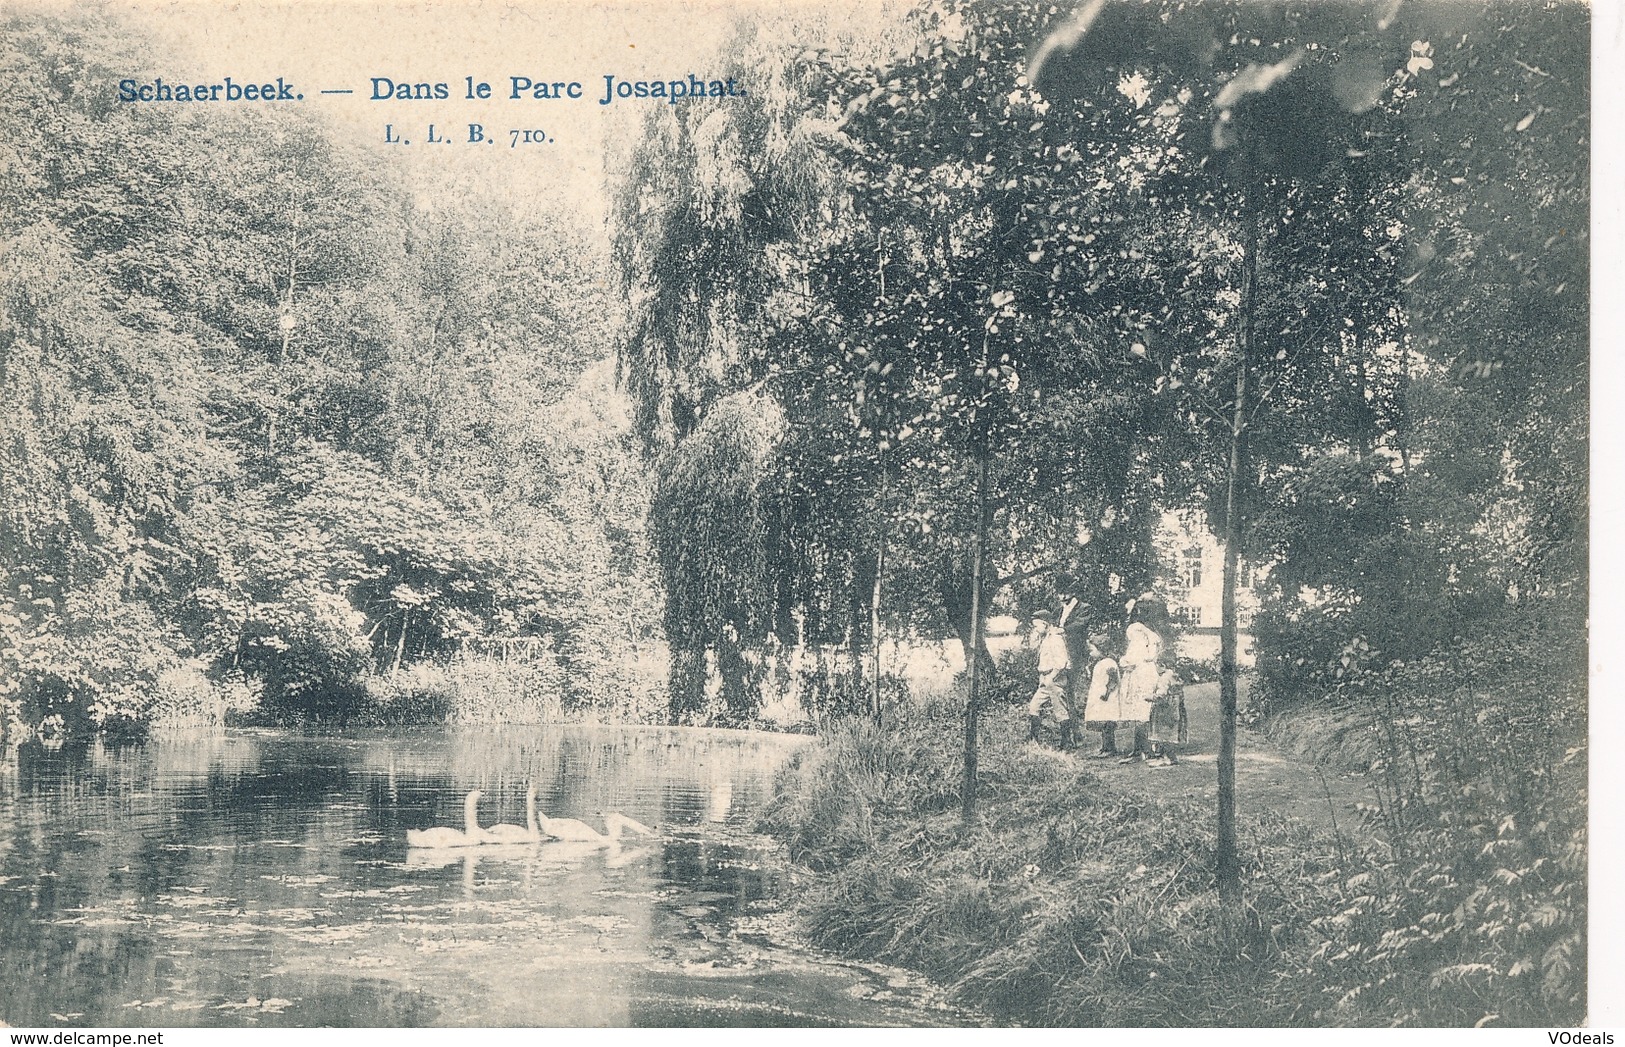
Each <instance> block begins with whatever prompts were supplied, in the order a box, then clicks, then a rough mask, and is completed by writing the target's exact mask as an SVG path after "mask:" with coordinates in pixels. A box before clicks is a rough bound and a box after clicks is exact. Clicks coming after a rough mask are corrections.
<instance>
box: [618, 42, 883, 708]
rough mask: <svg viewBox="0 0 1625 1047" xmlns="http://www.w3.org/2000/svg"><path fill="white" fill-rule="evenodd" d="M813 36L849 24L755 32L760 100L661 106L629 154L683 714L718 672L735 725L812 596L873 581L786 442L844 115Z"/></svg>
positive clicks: (635, 332)
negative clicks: (835, 537)
mask: <svg viewBox="0 0 1625 1047" xmlns="http://www.w3.org/2000/svg"><path fill="white" fill-rule="evenodd" d="M808 32H811V33H818V32H823V33H834V34H835V35H839V27H838V26H831V25H829V24H827V23H826V24H824V25H822V26H813V27H808V26H807V25H805V24H803V25H801V26H798V27H795V28H792V27H791V26H790V25H789V24H788V22H777V23H776V22H773V21H772V20H769V19H762V20H759V21H756V22H754V23H751V24H748V25H747V24H742V25H741V26H740V28H739V29H738V30H737V37H736V40H735V41H734V43H733V44H732V45H731V46H730V47H729V48H728V49H727V52H728V53H729V54H730V55H732V56H733V57H732V58H731V59H730V62H731V64H730V65H729V67H728V69H727V73H726V75H728V76H733V77H735V78H737V79H738V80H740V82H742V83H745V84H748V91H749V93H748V94H747V95H746V96H745V97H744V98H743V99H726V100H717V101H704V102H692V103H689V104H687V105H683V106H658V107H655V108H654V109H653V110H652V111H651V112H650V113H649V115H648V116H647V118H646V119H645V121H644V126H643V128H642V130H641V132H640V134H639V136H638V145H637V147H636V148H635V150H634V151H633V153H632V155H631V156H630V157H628V158H627V160H626V162H625V163H624V164H621V165H620V170H621V171H622V172H623V175H624V176H623V180H622V181H621V183H620V191H619V193H618V195H617V197H616V199H615V205H614V215H613V224H614V228H615V234H614V239H613V253H612V257H613V261H614V265H615V269H616V271H617V272H618V273H619V274H620V291H621V294H622V297H623V299H624V302H625V320H624V324H623V327H622V329H621V332H620V337H619V340H618V345H617V352H618V359H619V377H620V380H621V382H622V384H623V385H624V387H625V388H626V390H627V392H628V393H630V394H631V397H632V399H633V402H634V403H635V405H636V407H635V418H634V426H635V429H636V431H637V433H638V435H639V436H640V437H641V438H642V440H643V441H644V445H645V448H646V450H647V451H648V452H649V453H650V454H651V455H652V456H655V457H657V458H658V459H659V464H658V471H659V474H660V476H661V480H660V484H659V489H658V492H657V494H656V498H655V503H654V506H653V511H652V513H651V524H652V528H651V530H652V532H653V539H654V541H655V544H656V547H657V549H658V551H659V562H660V568H661V580H662V583H663V584H664V587H665V590H666V594H667V607H666V630H667V637H668V640H669V641H670V643H671V645H672V672H671V680H670V685H671V714H672V717H673V719H693V718H697V717H698V716H699V715H700V714H701V713H702V710H704V709H705V708H706V705H707V701H706V691H707V687H708V683H709V682H710V681H711V680H720V686H721V694H722V699H723V700H722V706H723V710H722V712H721V715H722V716H723V718H725V719H728V720H733V721H738V720H741V719H745V718H748V716H749V715H750V713H751V712H752V711H753V710H754V708H755V706H756V704H757V701H758V697H757V696H758V695H759V693H760V682H761V677H762V674H763V671H764V670H763V659H762V657H761V655H762V651H763V650H764V648H765V647H767V646H768V645H769V644H770V643H771V642H772V639H771V638H772V637H773V636H774V634H775V633H776V634H777V636H778V638H779V639H782V640H784V641H785V642H787V643H795V642H799V641H800V639H801V635H800V634H801V628H802V625H803V623H804V622H805V620H806V616H805V615H804V614H802V613H801V611H800V610H799V609H798V608H805V607H819V606H824V605H828V604H831V603H839V604H842V605H843V606H845V605H849V604H850V602H851V601H850V600H847V599H846V598H845V596H844V595H832V594H831V593H829V592H824V591H821V587H827V586H825V582H826V581H827V582H828V583H829V584H834V585H837V586H839V587H842V588H845V587H850V586H851V585H852V584H854V578H855V572H854V570H853V569H852V566H851V565H852V563H853V561H854V557H853V556H851V555H848V554H846V553H845V552H840V553H835V554H831V553H830V551H829V550H827V549H821V548H819V543H820V536H821V535H822V534H824V533H827V532H828V531H829V530H830V529H829V528H814V531H816V532H817V533H808V529H807V527H806V526H805V523H806V521H810V520H814V519H817V518H818V517H817V516H816V515H814V514H802V513H801V510H802V509H804V508H805V507H804V506H802V505H800V503H799V502H798V495H799V494H800V493H804V492H801V491H800V489H799V488H798V487H797V486H796V484H795V482H794V481H793V480H790V481H787V479H786V477H787V474H793V472H794V470H793V469H792V468H790V467H788V466H787V464H786V463H787V462H788V461H790V460H792V459H793V458H794V457H795V455H794V454H787V453H786V452H785V450H784V446H783V444H784V440H785V438H786V432H787V426H786V423H785V420H784V418H785V415H784V412H783V410H782V407H781V404H782V396H783V394H782V393H781V391H780V390H781V389H782V388H783V386H784V385H785V381H786V379H788V380H789V381H790V382H792V383H793V381H794V375H793V374H788V375H787V373H786V372H787V370H790V371H793V370H794V367H795V365H794V364H793V363H789V361H790V360H791V359H792V358H794V357H796V356H798V355H807V354H804V353H802V352H800V351H799V350H798V346H800V347H801V348H805V343H806V342H807V341H809V340H811V341H818V340H820V339H822V338H823V337H824V334H823V333H822V332H820V331H819V330H818V328H817V327H816V325H813V324H811V323H809V307H808V288H807V280H806V270H805V267H804V264H803V263H802V262H801V261H800V257H799V255H800V252H799V248H800V246H801V245H802V244H803V242H804V241H805V240H806V239H807V238H809V237H810V236H812V235H814V233H815V230H816V228H817V226H818V223H819V222H820V221H822V220H823V219H824V218H826V217H827V214H828V212H827V206H826V204H825V201H826V200H827V197H828V195H829V186H830V184H831V182H832V177H833V172H832V170H831V165H830V163H829V161H828V159H827V151H826V150H825V149H824V148H823V147H822V144H821V141H820V139H821V138H822V137H823V136H824V135H825V134H826V133H827V130H828V121H827V119H826V117H825V116H824V115H823V114H822V113H821V112H819V111H818V110H817V109H816V108H815V106H814V104H813V103H812V102H811V101H810V100H811V99H812V98H813V97H814V95H815V92H814V91H812V90H811V89H810V88H811V87H812V84H811V83H810V81H809V74H808V73H807V72H806V71H805V69H804V68H802V67H798V66H797V65H796V64H795V63H794V62H793V61H792V60H791V59H792V56H793V55H795V54H796V53H797V52H798V51H799V50H802V49H803V45H802V44H801V43H800V42H798V41H797V40H796V39H795V36H796V34H797V33H808ZM810 355H813V356H816V355H818V354H817V353H812V354H810ZM832 562H834V563H835V567H836V568H838V569H831V563H832ZM809 579H811V581H810V582H809V581H808V580H809ZM814 590H820V591H814ZM817 618H818V616H817V615H814V619H815V620H816V619H817ZM819 631H820V632H821V633H827V632H829V630H828V629H822V630H819ZM819 638H820V639H822V638H823V637H822V636H820V637H819Z"/></svg>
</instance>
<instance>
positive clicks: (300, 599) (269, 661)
mask: <svg viewBox="0 0 1625 1047" xmlns="http://www.w3.org/2000/svg"><path fill="white" fill-rule="evenodd" d="M362 621H363V619H362V616H361V614H360V612H358V611H356V610H355V609H354V608H352V607H351V606H350V605H349V603H348V602H347V601H345V599H344V598H343V597H341V596H338V595H336V594H333V593H328V592H322V591H319V590H305V591H295V592H292V593H289V594H288V595H287V596H286V597H285V598H284V599H282V600H280V601H278V602H276V603H275V604H268V605H262V606H260V607H257V608H256V609H255V611H254V612H253V613H252V614H250V616H249V618H248V620H247V622H245V623H244V626H243V654H242V666H243V668H244V669H245V670H246V671H247V672H249V673H252V674H254V675H256V676H258V677H259V678H260V679H261V680H263V681H264V688H265V689H264V710H265V712H266V713H267V714H268V715H270V716H271V717H272V718H274V719H280V720H292V721H294V722H296V723H300V724H305V723H314V724H334V723H336V724H340V725H342V724H345V723H348V722H349V721H351V720H352V719H355V718H356V717H358V716H360V715H364V713H365V711H366V707H367V692H366V687H365V685H364V679H365V677H366V676H367V674H368V673H369V672H370V671H371V668H372V657H371V650H370V648H369V646H368V644H367V641H366V639H365V638H364V637H363V636H362V635H361V625H362Z"/></svg>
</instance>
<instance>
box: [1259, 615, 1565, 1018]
mask: <svg viewBox="0 0 1625 1047" xmlns="http://www.w3.org/2000/svg"><path fill="white" fill-rule="evenodd" d="M1542 610H1546V611H1549V610H1550V609H1549V608H1544V609H1534V610H1527V609H1526V610H1522V611H1520V612H1519V613H1515V614H1508V615H1505V616H1503V617H1502V618H1501V619H1500V620H1499V621H1498V622H1497V626H1498V628H1496V629H1494V630H1492V631H1490V632H1489V633H1488V634H1487V635H1485V636H1483V637H1480V638H1476V639H1465V638H1458V639H1457V641H1456V643H1455V644H1453V645H1452V646H1451V647H1450V649H1449V650H1448V651H1447V652H1445V653H1441V654H1435V655H1430V656H1428V657H1425V658H1422V659H1420V660H1418V661H1414V662H1408V663H1407V662H1395V663H1391V664H1389V665H1387V666H1384V667H1381V668H1377V669H1363V668H1362V667H1361V660H1360V656H1361V655H1362V654H1363V653H1365V652H1364V651H1363V650H1362V648H1361V647H1360V645H1358V644H1354V645H1351V650H1350V652H1349V656H1348V662H1347V664H1346V665H1345V664H1343V661H1342V659H1341V658H1339V659H1338V661H1337V663H1336V664H1337V669H1336V670H1333V671H1331V672H1329V673H1328V674H1327V676H1328V678H1330V679H1331V682H1332V688H1331V695H1330V700H1329V701H1328V702H1327V703H1325V704H1322V705H1319V706H1316V707H1313V708H1310V709H1306V710H1302V711H1299V712H1297V713H1294V714H1291V715H1288V716H1286V717H1283V718H1282V722H1281V723H1278V724H1277V725H1276V729H1277V731H1278V732H1279V733H1280V734H1282V735H1284V736H1286V737H1287V738H1288V739H1291V740H1296V741H1297V742H1298V747H1299V748H1300V749H1302V750H1304V751H1306V753H1307V755H1310V756H1313V757H1317V758H1320V759H1323V760H1325V761H1327V762H1329V763H1331V764H1332V765H1333V766H1334V767H1336V768H1338V769H1341V770H1358V771H1363V772H1366V774H1367V775H1368V778H1369V780H1370V781H1371V783H1372V785H1373V786H1374V788H1375V792H1376V796H1377V800H1376V802H1375V803H1373V804H1371V805H1369V806H1368V808H1367V810H1366V812H1365V813H1366V816H1367V817H1368V818H1369V819H1371V821H1372V823H1373V827H1374V828H1375V829H1376V830H1377V831H1378V832H1379V834H1380V836H1381V837H1382V838H1383V840H1384V841H1385V843H1386V845H1387V846H1386V847H1385V848H1384V849H1382V850H1380V851H1375V852H1373V853H1372V854H1370V855H1368V856H1366V858H1365V859H1364V861H1363V864H1362V865H1361V867H1360V868H1359V870H1358V871H1357V872H1356V873H1355V874H1354V875H1352V876H1350V877H1349V878H1348V879H1347V880H1346V881H1345V883H1344V890H1345V901H1346V902H1347V904H1346V906H1345V907H1343V908H1341V909H1340V910H1339V911H1338V912H1337V913H1336V914H1334V915H1332V916H1330V917H1328V918H1327V919H1326V920H1325V921H1323V923H1322V924H1321V929H1322V930H1323V932H1324V933H1325V934H1326V935H1327V938H1328V941H1327V943H1326V945H1325V946H1324V947H1323V949H1322V952H1321V953H1320V956H1319V959H1320V961H1321V963H1323V965H1324V967H1325V969H1326V971H1327V974H1328V977H1329V978H1330V980H1331V981H1332V982H1333V983H1334V984H1341V985H1346V986H1347V997H1346V1000H1345V1003H1346V1005H1347V1006H1348V1007H1349V1008H1351V1009H1353V1010H1355V1011H1362V1010H1363V1011H1368V1012H1369V1011H1377V1012H1391V1013H1393V1014H1394V1016H1395V1020H1396V1021H1403V1022H1406V1023H1415V1024H1472V1023H1477V1022H1479V1021H1486V1022H1494V1023H1496V1024H1509V1025H1551V1024H1564V1023H1569V1022H1575V1021H1578V1020H1580V1018H1581V1017H1582V1016H1583V1015H1584V1013H1585V996H1584V985H1585V966H1584V964H1585V955H1586V949H1585V928H1586V910H1587V899H1586V858H1587V853H1588V849H1587V837H1586V815H1587V803H1586V799H1587V791H1586V756H1587V751H1588V745H1587V740H1586V717H1585V687H1584V679H1585V646H1584V639H1583V636H1578V635H1576V633H1575V632H1574V631H1573V630H1571V629H1568V628H1565V627H1564V625H1563V623H1562V622H1561V621H1553V620H1551V618H1550V617H1549V616H1548V615H1547V614H1542V613H1541V611H1542Z"/></svg>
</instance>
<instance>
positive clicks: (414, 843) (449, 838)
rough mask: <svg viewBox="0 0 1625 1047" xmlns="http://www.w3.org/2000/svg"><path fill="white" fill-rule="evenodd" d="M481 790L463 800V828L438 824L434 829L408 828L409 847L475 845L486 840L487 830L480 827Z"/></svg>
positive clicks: (476, 790) (407, 842)
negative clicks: (452, 827)
mask: <svg viewBox="0 0 1625 1047" xmlns="http://www.w3.org/2000/svg"><path fill="white" fill-rule="evenodd" d="M481 795H483V794H482V793H481V792H480V790H478V789H475V790H474V791H472V792H470V793H469V794H468V797H467V798H466V799H465V800H463V826H464V828H462V829H451V828H447V827H446V826H443V825H437V826H435V827H434V828H433V829H408V830H406V846H408V847H473V846H475V845H476V844H480V843H483V842H484V841H485V830H484V829H481V828H480V821H479V812H478V808H479V804H480V796H481Z"/></svg>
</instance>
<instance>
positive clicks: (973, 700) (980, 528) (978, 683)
mask: <svg viewBox="0 0 1625 1047" xmlns="http://www.w3.org/2000/svg"><path fill="white" fill-rule="evenodd" d="M986 545H987V453H986V452H985V451H984V452H982V453H981V454H980V455H978V456H977V458H976V544H975V545H974V546H972V548H971V566H970V634H971V653H972V656H971V660H970V694H969V695H968V696H967V698H966V700H965V777H964V781H963V783H962V785H961V787H960V795H961V796H962V798H963V805H962V807H961V809H960V815H961V817H963V818H964V820H965V821H966V822H969V821H971V820H972V819H973V818H975V817H976V726H977V725H976V718H977V715H978V713H979V711H980V710H979V708H978V706H979V705H980V704H981V699H982V693H981V688H982V659H981V658H980V657H979V654H980V652H981V650H982V553H983V550H984V549H985V547H986Z"/></svg>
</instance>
